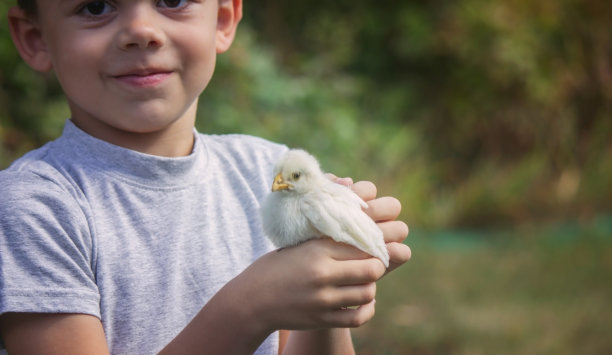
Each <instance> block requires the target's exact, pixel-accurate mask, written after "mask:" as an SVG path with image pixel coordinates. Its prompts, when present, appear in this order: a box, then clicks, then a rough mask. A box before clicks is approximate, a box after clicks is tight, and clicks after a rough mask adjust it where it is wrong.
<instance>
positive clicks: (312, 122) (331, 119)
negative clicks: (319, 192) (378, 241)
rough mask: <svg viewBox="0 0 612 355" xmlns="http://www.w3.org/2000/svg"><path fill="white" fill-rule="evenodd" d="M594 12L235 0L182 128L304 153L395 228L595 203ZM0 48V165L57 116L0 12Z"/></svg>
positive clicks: (604, 202)
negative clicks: (401, 223)
mask: <svg viewBox="0 0 612 355" xmlns="http://www.w3.org/2000/svg"><path fill="white" fill-rule="evenodd" d="M8 6H9V5H8V4H7V3H6V2H4V3H2V4H0V12H1V13H6V10H7V8H8ZM610 13H612V8H611V5H610V2H608V1H605V0H589V1H579V0H562V1H552V0H545V1H540V2H532V1H525V0H523V1H514V2H507V1H506V2H504V1H484V0H461V1H455V2H443V1H428V2H419V1H400V2H398V1H390V0H380V1H376V2H374V1H366V0H357V1H355V0H351V1H349V0H338V1H334V2H331V3H329V2H323V1H317V0H312V1H308V2H306V1H301V2H295V1H292V2H278V1H271V0H260V1H258V2H256V3H255V2H246V3H245V20H244V21H243V24H242V25H241V27H240V28H239V33H238V37H237V40H236V43H235V44H234V46H233V47H232V49H231V50H230V51H229V52H228V53H227V54H224V55H222V56H220V57H219V62H218V70H217V73H216V74H215V77H214V78H213V80H212V82H211V85H210V86H209V88H207V90H206V91H205V93H204V94H203V95H202V97H201V100H200V109H199V113H198V122H197V126H198V128H199V129H200V130H201V131H203V132H209V133H229V132H236V133H248V134H254V135H258V136H262V137H265V138H268V139H271V140H274V141H279V142H282V143H285V144H287V145H289V146H292V147H303V148H306V149H308V150H311V151H312V152H313V153H315V154H316V155H317V156H319V157H320V158H321V160H322V165H323V167H324V168H325V169H326V170H328V171H330V172H334V173H336V174H338V175H348V176H352V177H354V178H355V179H370V180H374V181H375V182H376V183H377V185H378V187H379V192H380V194H385V195H394V196H397V197H398V198H400V200H401V201H402V204H403V206H404V209H403V211H404V215H403V216H402V218H404V219H406V220H407V221H408V222H409V223H410V224H411V225H421V226H427V227H443V226H484V225H492V224H514V223H518V222H521V223H523V222H534V221H541V220H542V219H549V218H567V217H569V216H581V217H582V218H590V217H592V216H593V215H595V214H596V213H597V212H598V211H606V210H610V209H612V184H610V183H609V181H611V180H612V159H609V158H608V157H610V156H612V64H611V63H612V34H611V31H610V29H609V22H610V21H609V20H610V19H609V14H610ZM0 50H1V51H0V64H1V66H0V68H2V69H0V84H1V86H0V141H1V142H2V144H1V145H0V167H5V166H7V165H8V164H9V163H10V161H12V160H13V159H15V158H16V157H17V156H19V155H21V154H23V153H24V152H25V151H26V150H28V149H31V148H32V147H35V146H38V145H40V144H42V143H44V142H45V141H47V140H49V139H51V138H53V137H55V136H57V135H58V134H59V132H60V129H61V125H62V122H63V120H64V119H65V118H66V117H68V115H69V113H68V110H67V108H66V104H65V103H64V101H63V99H62V97H61V93H60V88H59V85H58V84H57V83H56V81H55V80H54V79H53V78H52V75H47V76H41V75H38V74H35V73H33V72H32V71H31V70H29V69H28V68H27V67H26V66H25V65H24V64H23V63H21V61H20V59H19V58H18V55H17V54H16V53H15V51H14V49H13V47H12V44H11V43H10V39H9V34H8V29H7V24H6V20H5V19H4V18H2V19H0Z"/></svg>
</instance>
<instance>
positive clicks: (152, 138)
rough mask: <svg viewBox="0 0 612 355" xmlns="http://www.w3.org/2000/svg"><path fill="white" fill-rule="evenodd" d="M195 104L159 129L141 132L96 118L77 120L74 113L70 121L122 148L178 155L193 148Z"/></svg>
mask: <svg viewBox="0 0 612 355" xmlns="http://www.w3.org/2000/svg"><path fill="white" fill-rule="evenodd" d="M196 107H197V105H193V106H192V107H190V108H189V109H188V110H187V112H185V113H184V114H183V116H182V117H181V118H179V119H178V120H176V121H174V122H172V123H171V124H169V125H168V126H166V127H164V128H163V129H160V130H156V131H152V132H145V133H140V132H130V131H125V130H121V129H118V128H115V127H112V126H109V125H106V124H104V123H102V122H99V121H92V120H80V119H79V118H78V116H77V117H73V118H72V122H73V123H74V124H75V125H76V126H77V127H79V128H80V129H81V130H83V131H85V132H87V133H88V134H90V135H91V136H93V137H95V138H98V139H100V140H103V141H106V142H108V143H111V144H114V145H117V146H120V147H123V148H126V149H131V150H134V151H137V152H141V153H145V154H150V155H157V156H162V157H182V156H187V155H189V154H191V152H192V151H193V144H194V139H195V138H194V131H193V127H194V124H195V111H196ZM192 111H193V112H192Z"/></svg>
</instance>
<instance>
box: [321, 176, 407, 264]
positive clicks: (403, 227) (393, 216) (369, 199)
mask: <svg viewBox="0 0 612 355" xmlns="http://www.w3.org/2000/svg"><path fill="white" fill-rule="evenodd" d="M328 177H329V178H330V179H331V180H333V181H335V182H336V183H338V184H341V185H345V186H348V187H350V188H351V189H352V190H353V192H355V193H356V194H357V195H358V196H359V197H361V199H362V200H364V201H365V202H366V203H367V204H368V208H367V209H365V210H364V211H365V213H366V214H367V215H368V216H370V217H371V218H372V219H373V220H374V221H375V222H376V224H377V225H378V227H379V228H380V229H381V230H382V231H383V236H384V238H385V242H386V243H387V250H388V251H389V258H390V261H389V268H388V269H387V272H390V271H392V270H394V269H396V268H397V267H399V266H401V265H402V264H404V263H405V262H407V261H408V260H410V257H411V256H412V251H411V250H410V247H408V246H407V245H405V244H403V242H404V240H405V239H406V238H407V237H408V232H409V229H408V225H407V224H406V223H404V222H403V221H398V220H397V217H398V216H399V215H400V212H401V211H402V205H401V203H400V202H399V200H398V199H396V198H395V197H390V196H385V197H379V198H377V197H376V194H377V189H376V185H374V184H373V183H372V182H370V181H359V182H356V183H353V180H352V179H351V178H348V177H345V178H338V177H336V176H334V175H332V174H328Z"/></svg>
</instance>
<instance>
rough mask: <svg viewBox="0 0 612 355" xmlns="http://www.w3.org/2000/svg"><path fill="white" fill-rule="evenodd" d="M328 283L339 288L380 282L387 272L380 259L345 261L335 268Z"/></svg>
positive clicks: (337, 264)
mask: <svg viewBox="0 0 612 355" xmlns="http://www.w3.org/2000/svg"><path fill="white" fill-rule="evenodd" d="M333 269H334V271H333V273H332V274H331V275H330V277H329V279H328V280H327V282H330V283H331V284H334V285H337V286H349V285H362V284H367V283H371V282H376V281H378V280H379V279H380V278H381V277H382V276H383V275H384V274H385V272H386V267H385V265H384V264H383V262H382V261H380V259H378V258H375V257H372V256H369V255H368V258H367V259H362V260H344V261H340V262H338V263H336V264H335V265H334V266H333Z"/></svg>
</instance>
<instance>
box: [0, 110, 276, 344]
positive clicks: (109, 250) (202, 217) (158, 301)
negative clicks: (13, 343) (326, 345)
mask: <svg viewBox="0 0 612 355" xmlns="http://www.w3.org/2000/svg"><path fill="white" fill-rule="evenodd" d="M194 134H195V136H196V140H195V145H194V149H193V152H192V154H191V155H189V156H187V157H181V158H163V157H158V156H151V155H146V154H142V153H138V152H134V151H131V150H127V149H123V148H121V147H117V146H114V145H112V144H109V143H106V142H104V141H101V140H98V139H96V138H94V137H91V136H89V135H87V134H86V133H85V132H83V131H81V130H80V129H78V128H77V127H76V126H75V125H74V124H73V123H72V122H71V121H67V123H66V126H65V128H64V133H63V134H62V136H61V137H60V138H59V139H57V140H55V141H53V142H51V143H48V144H46V145H45V146H43V147H42V148H40V149H37V150H34V151H32V152H30V153H28V154H26V155H25V156H24V157H22V158H20V159H19V160H17V161H16V162H15V163H13V165H11V167H9V168H8V169H7V170H4V171H2V172H0V314H2V313H5V312H44V313H84V314H90V315H94V316H96V317H99V318H100V319H101V321H102V324H103V326H104V331H105V333H106V338H107V341H108V345H109V348H110V350H111V353H113V354H152V353H156V352H158V351H159V350H161V349H162V348H163V347H164V346H165V345H166V344H167V343H168V342H170V341H171V340H172V339H173V338H174V337H175V336H176V335H177V334H178V333H179V332H180V331H181V330H182V329H183V328H184V327H185V326H186V325H187V324H188V323H189V321H190V320H191V319H192V318H193V317H194V316H195V315H196V314H197V313H198V312H199V311H200V309H201V308H202V307H203V306H204V304H206V302H208V300H209V299H210V298H211V297H212V296H213V295H214V294H215V293H216V292H217V291H218V290H219V289H220V288H221V287H222V286H223V285H224V284H226V283H227V282H228V281H229V280H231V279H232V278H234V277H235V276H236V275H238V274H239V273H240V272H242V271H243V270H244V269H245V268H246V267H247V266H248V265H249V264H251V263H252V262H253V261H255V260H256V259H257V258H258V257H260V256H261V255H263V254H265V253H267V252H269V251H270V250H272V249H273V246H272V244H271V243H270V241H269V240H268V239H267V238H266V237H265V236H264V235H263V232H262V227H261V219H260V214H259V207H260V202H261V201H262V199H263V197H264V196H265V194H266V193H267V192H268V190H269V188H270V185H271V182H272V178H273V176H272V168H273V164H274V163H275V162H276V160H277V159H278V158H279V157H280V155H282V154H283V153H284V152H285V151H286V149H287V148H286V147H285V146H282V145H278V144H274V143H271V142H268V141H265V140H263V139H259V138H255V137H251V136H245V135H225V136H213V135H201V134H197V133H194ZM1 348H2V346H1V344H0V349H1ZM277 351H278V335H277V334H276V333H275V334H273V335H271V336H270V337H269V338H268V339H267V340H266V341H265V342H264V343H263V344H262V345H261V347H260V348H259V350H258V352H257V353H258V354H276V353H277ZM0 352H2V350H0Z"/></svg>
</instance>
